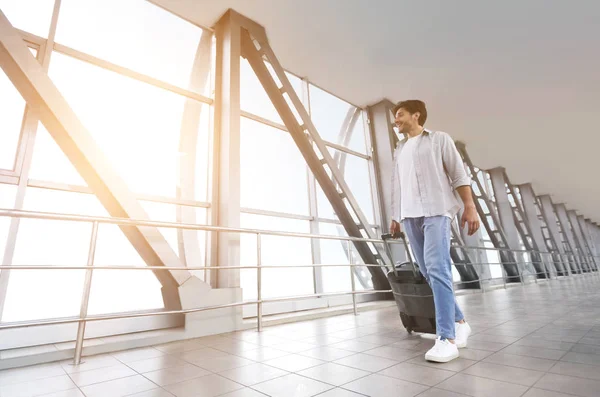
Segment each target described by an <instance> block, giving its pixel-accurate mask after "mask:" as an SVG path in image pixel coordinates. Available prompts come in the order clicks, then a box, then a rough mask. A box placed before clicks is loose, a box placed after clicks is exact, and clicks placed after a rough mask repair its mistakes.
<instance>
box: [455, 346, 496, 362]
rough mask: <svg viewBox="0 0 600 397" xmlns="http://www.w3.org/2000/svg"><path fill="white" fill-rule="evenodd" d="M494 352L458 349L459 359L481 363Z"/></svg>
mask: <svg viewBox="0 0 600 397" xmlns="http://www.w3.org/2000/svg"><path fill="white" fill-rule="evenodd" d="M492 354H494V352H490V351H486V350H477V349H471V348H467V349H460V358H466V359H467V360H473V361H481V360H483V359H484V358H486V357H489V356H491V355H492Z"/></svg>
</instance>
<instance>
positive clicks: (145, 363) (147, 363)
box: [127, 355, 187, 374]
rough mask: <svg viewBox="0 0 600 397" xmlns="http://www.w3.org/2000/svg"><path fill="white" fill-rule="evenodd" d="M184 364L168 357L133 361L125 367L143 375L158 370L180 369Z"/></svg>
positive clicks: (172, 357)
mask: <svg viewBox="0 0 600 397" xmlns="http://www.w3.org/2000/svg"><path fill="white" fill-rule="evenodd" d="M185 364H187V363H186V362H185V361H183V360H182V359H180V358H178V357H175V356H171V355H168V356H160V357H154V358H149V359H146V360H141V361H135V362H133V363H129V364H127V366H128V367H129V368H131V369H133V370H134V371H136V372H138V373H140V374H143V373H145V372H152V371H157V370H159V369H165V368H172V367H180V366H182V365H185Z"/></svg>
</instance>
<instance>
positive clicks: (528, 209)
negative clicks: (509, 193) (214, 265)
mask: <svg viewBox="0 0 600 397" xmlns="http://www.w3.org/2000/svg"><path fill="white" fill-rule="evenodd" d="M518 187H519V192H520V193H521V202H522V204H523V210H524V212H525V221H526V222H527V223H528V225H529V230H530V231H531V235H532V237H533V239H534V240H535V242H536V245H537V247H538V249H539V250H540V252H547V253H548V254H549V256H550V259H551V262H552V263H553V265H554V268H555V270H556V274H557V275H559V276H563V275H566V274H565V272H564V269H563V264H562V260H561V257H560V251H559V250H558V244H556V243H555V241H554V240H553V239H552V237H551V236H550V235H549V236H548V238H546V237H544V229H545V230H546V231H547V233H548V234H550V232H549V230H548V226H547V223H546V221H545V218H544V216H543V215H542V210H541V208H539V206H538V202H537V199H536V196H535V192H534V191H533V187H532V186H531V183H525V184H522V185H519V186H518ZM555 223H556V221H555ZM546 257H547V256H546Z"/></svg>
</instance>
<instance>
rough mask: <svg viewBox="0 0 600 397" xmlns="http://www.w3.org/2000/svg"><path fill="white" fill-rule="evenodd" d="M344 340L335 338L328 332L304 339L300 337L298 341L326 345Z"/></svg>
mask: <svg viewBox="0 0 600 397" xmlns="http://www.w3.org/2000/svg"><path fill="white" fill-rule="evenodd" d="M344 340H346V339H341V338H335V337H333V336H331V335H328V334H322V335H316V336H311V337H309V338H306V339H302V340H300V342H304V343H310V344H312V345H316V346H328V345H332V344H334V343H339V342H343V341H344Z"/></svg>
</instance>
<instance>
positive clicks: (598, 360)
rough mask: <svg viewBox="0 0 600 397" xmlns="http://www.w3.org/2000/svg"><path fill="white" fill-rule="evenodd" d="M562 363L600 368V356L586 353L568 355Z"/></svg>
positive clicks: (563, 358)
mask: <svg viewBox="0 0 600 397" xmlns="http://www.w3.org/2000/svg"><path fill="white" fill-rule="evenodd" d="M560 360H561V361H569V362H572V363H579V364H589V365H598V366H600V354H585V353H571V352H569V353H567V354H565V355H564V356H563V357H562V358H561V359H560Z"/></svg>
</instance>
